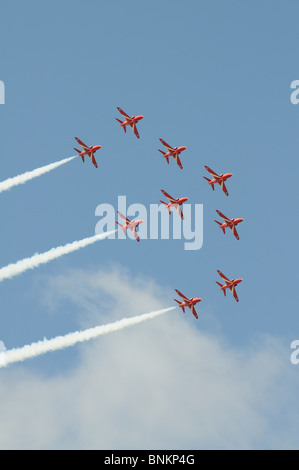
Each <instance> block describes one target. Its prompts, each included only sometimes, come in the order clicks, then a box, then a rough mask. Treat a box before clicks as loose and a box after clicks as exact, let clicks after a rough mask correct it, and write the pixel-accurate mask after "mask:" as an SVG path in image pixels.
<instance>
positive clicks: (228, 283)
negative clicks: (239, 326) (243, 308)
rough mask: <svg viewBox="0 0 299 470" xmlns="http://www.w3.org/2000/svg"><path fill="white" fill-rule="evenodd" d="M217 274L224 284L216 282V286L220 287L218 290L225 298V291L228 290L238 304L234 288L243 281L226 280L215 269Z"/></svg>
mask: <svg viewBox="0 0 299 470" xmlns="http://www.w3.org/2000/svg"><path fill="white" fill-rule="evenodd" d="M217 273H218V274H219V276H220V277H222V279H223V280H224V282H225V284H220V282H217V281H216V284H218V286H220V290H222V291H223V293H224V295H225V296H226V289H229V290H230V291H231V293H232V294H233V296H234V298H235V299H236V301H237V302H239V298H238V296H237V292H236V286H237V285H238V284H239V283H240V282H242V281H243V279H241V278H239V279H231V280H230V279H228V278H227V277H226V276H225V275H224V274H222V272H221V271H219V270H218V269H217Z"/></svg>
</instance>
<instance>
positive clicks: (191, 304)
mask: <svg viewBox="0 0 299 470" xmlns="http://www.w3.org/2000/svg"><path fill="white" fill-rule="evenodd" d="M175 291H176V293H177V294H179V296H180V297H181V298H182V299H183V302H182V301H181V300H176V299H174V300H175V301H176V302H177V303H178V304H179V307H181V309H182V310H183V312H184V313H185V307H189V308H190V310H191V312H192V313H193V315H194V316H195V318H196V319H198V315H197V313H196V310H195V307H194V305H196V304H197V303H198V302H201V301H202V299H200V298H199V297H196V298H191V299H188V298H187V297H186V296H185V295H184V294H182V293H181V292H180V291H179V290H177V289H175Z"/></svg>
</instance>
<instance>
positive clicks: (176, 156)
mask: <svg viewBox="0 0 299 470" xmlns="http://www.w3.org/2000/svg"><path fill="white" fill-rule="evenodd" d="M173 158H174V159H175V161H176V162H177V164H178V165H179V167H180V169H181V170H182V169H183V165H182V162H181V160H180V157H179V156H178V154H175V155H174V156H173Z"/></svg>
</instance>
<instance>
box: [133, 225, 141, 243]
mask: <svg viewBox="0 0 299 470" xmlns="http://www.w3.org/2000/svg"><path fill="white" fill-rule="evenodd" d="M133 234H134V237H135V238H136V240H137V241H138V242H140V238H139V237H138V233H137V231H136V227H134V229H133Z"/></svg>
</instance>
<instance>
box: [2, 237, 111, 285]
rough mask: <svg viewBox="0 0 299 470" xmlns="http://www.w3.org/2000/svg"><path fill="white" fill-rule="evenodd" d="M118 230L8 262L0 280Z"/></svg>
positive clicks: (101, 238)
mask: <svg viewBox="0 0 299 470" xmlns="http://www.w3.org/2000/svg"><path fill="white" fill-rule="evenodd" d="M115 232H118V230H112V231H111V232H105V233H100V234H99V235H94V236H93V237H88V238H83V239H82V240H79V241H74V242H72V243H67V244H66V245H64V246H58V247H56V248H52V249H51V250H49V251H45V252H44V253H40V254H39V253H37V254H35V255H33V256H31V257H30V258H24V259H22V260H20V261H17V262H16V263H12V264H9V265H7V266H5V267H4V268H1V269H0V282H1V281H3V280H4V279H11V278H12V277H14V276H17V275H18V274H21V273H24V272H25V271H27V270H28V269H34V268H37V267H38V266H40V265H41V264H46V263H48V262H49V261H52V260H53V259H56V258H60V257H61V256H64V255H67V254H68V253H72V252H73V251H77V250H80V249H81V248H84V247H86V246H88V245H92V244H93V243H95V242H97V241H98V240H103V239H104V238H107V237H109V235H112V234H113V233H115Z"/></svg>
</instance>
